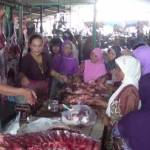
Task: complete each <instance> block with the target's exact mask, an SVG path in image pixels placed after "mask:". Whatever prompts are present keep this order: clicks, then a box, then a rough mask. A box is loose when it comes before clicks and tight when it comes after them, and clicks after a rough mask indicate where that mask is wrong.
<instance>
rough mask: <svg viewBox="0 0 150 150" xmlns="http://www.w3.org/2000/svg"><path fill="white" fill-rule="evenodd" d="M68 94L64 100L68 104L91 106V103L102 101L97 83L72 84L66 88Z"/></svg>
mask: <svg viewBox="0 0 150 150" xmlns="http://www.w3.org/2000/svg"><path fill="white" fill-rule="evenodd" d="M67 92H68V94H67V95H66V98H65V100H66V101H67V102H68V103H70V104H77V103H82V104H91V103H92V101H97V100H102V99H103V97H102V96H101V93H102V91H101V90H100V89H99V82H93V83H91V84H87V83H83V82H74V83H73V85H72V87H68V88H67Z"/></svg>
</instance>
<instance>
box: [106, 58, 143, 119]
mask: <svg viewBox="0 0 150 150" xmlns="http://www.w3.org/2000/svg"><path fill="white" fill-rule="evenodd" d="M115 62H116V64H117V65H118V66H119V67H120V69H121V70H122V72H123V73H124V79H123V81H122V84H121V85H120V87H119V88H118V89H117V91H116V92H115V93H114V94H113V95H112V96H111V97H110V99H109V102H108V107H107V110H106V114H107V115H108V116H109V117H110V115H111V108H110V105H111V104H112V102H113V101H114V100H115V98H116V97H117V95H118V94H119V93H120V92H121V91H122V90H123V89H124V87H126V86H127V85H131V84H132V85H134V86H135V87H136V88H137V89H138V81H139V79H140V77H141V65H140V62H139V61H138V60H137V59H135V58H134V57H132V56H121V57H119V58H117V59H116V60H115Z"/></svg>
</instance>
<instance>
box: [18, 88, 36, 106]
mask: <svg viewBox="0 0 150 150" xmlns="http://www.w3.org/2000/svg"><path fill="white" fill-rule="evenodd" d="M21 95H22V96H24V97H25V99H26V100H27V103H28V104H30V105H34V104H35V103H36V100H37V96H36V93H35V92H34V91H33V90H30V89H22V93H21Z"/></svg>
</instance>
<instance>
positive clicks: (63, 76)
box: [59, 75, 68, 83]
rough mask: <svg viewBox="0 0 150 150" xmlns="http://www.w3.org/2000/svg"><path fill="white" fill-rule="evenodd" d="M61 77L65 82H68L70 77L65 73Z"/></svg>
mask: <svg viewBox="0 0 150 150" xmlns="http://www.w3.org/2000/svg"><path fill="white" fill-rule="evenodd" d="M59 79H60V80H61V81H63V82H65V83H66V82H68V77H67V76H65V75H60V76H59Z"/></svg>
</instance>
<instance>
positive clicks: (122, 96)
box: [106, 56, 141, 122]
mask: <svg viewBox="0 0 150 150" xmlns="http://www.w3.org/2000/svg"><path fill="white" fill-rule="evenodd" d="M115 62H116V65H117V68H116V69H115V72H114V73H115V77H116V79H117V80H119V81H121V85H120V87H119V88H118V89H117V91H116V92H115V93H114V94H113V95H112V96H111V97H110V99H109V102H108V107H107V110H106V114H107V115H108V116H109V117H110V118H111V120H112V122H116V121H118V120H119V119H120V118H121V117H122V116H124V115H126V114H127V113H129V112H131V111H134V110H136V109H138V105H139V96H138V81H139V79H140V76H141V69H140V68H141V66H140V63H139V61H138V60H137V59H135V58H134V57H132V56H121V57H119V58H117V59H116V60H115Z"/></svg>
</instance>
